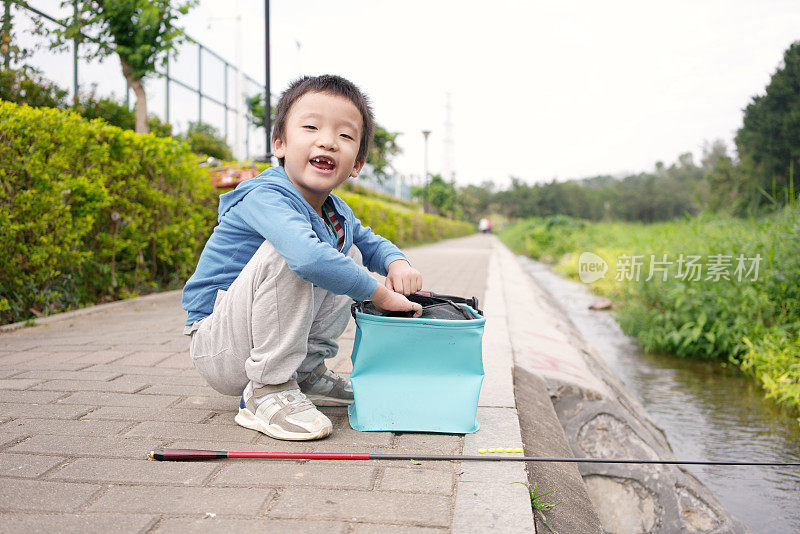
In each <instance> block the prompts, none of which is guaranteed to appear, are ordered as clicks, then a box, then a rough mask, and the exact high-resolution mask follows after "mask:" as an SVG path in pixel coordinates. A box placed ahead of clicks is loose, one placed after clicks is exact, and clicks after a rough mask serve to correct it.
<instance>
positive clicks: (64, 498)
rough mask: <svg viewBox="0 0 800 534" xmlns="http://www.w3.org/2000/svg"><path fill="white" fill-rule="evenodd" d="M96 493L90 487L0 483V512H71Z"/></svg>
mask: <svg viewBox="0 0 800 534" xmlns="http://www.w3.org/2000/svg"><path fill="white" fill-rule="evenodd" d="M99 489H100V486H96V485H92V484H72V483H68V482H51V481H45V480H22V479H14V478H2V479H0V510H2V511H8V512H18V511H23V510H32V511H37V512H39V511H41V512H45V511H52V512H75V511H77V510H78V509H79V508H80V507H81V505H83V504H84V503H85V502H87V501H88V500H89V498H90V497H91V496H92V495H93V494H95V493H96V492H97V491H98V490H99Z"/></svg>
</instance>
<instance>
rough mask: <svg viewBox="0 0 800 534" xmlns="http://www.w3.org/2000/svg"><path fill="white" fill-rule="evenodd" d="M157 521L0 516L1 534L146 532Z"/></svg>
mask: <svg viewBox="0 0 800 534" xmlns="http://www.w3.org/2000/svg"><path fill="white" fill-rule="evenodd" d="M156 519H157V517H156V516H150V515H134V514H85V513H82V514H80V515H75V514H40V513H37V514H14V513H0V531H3V532H24V533H25V534H53V533H54V532H58V533H63V534H73V533H74V534H83V533H86V532H103V533H106V532H108V533H114V532H143V531H145V529H146V528H148V527H149V525H151V524H153V523H155V522H156Z"/></svg>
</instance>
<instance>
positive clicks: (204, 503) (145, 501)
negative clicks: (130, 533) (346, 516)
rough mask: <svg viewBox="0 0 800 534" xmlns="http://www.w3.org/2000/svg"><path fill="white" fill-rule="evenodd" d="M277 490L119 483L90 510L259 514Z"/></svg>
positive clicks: (218, 514) (90, 507)
mask: <svg viewBox="0 0 800 534" xmlns="http://www.w3.org/2000/svg"><path fill="white" fill-rule="evenodd" d="M0 491H2V490H0ZM274 493H275V492H274V491H273V490H257V489H252V488H194V487H169V488H165V487H164V486H153V487H148V486H115V487H112V488H111V489H109V490H108V492H107V493H105V494H104V495H102V496H101V497H100V499H98V500H97V501H96V502H95V503H93V504H92V505H91V506H89V511H90V512H133V513H155V514H198V513H199V514H206V513H211V514H216V515H217V517H219V516H225V515H237V516H243V515H244V516H255V515H256V514H258V513H259V512H260V510H261V508H262V506H263V505H264V503H265V502H266V501H267V499H270V498H272V496H273V495H274ZM307 512H308V510H306V513H307Z"/></svg>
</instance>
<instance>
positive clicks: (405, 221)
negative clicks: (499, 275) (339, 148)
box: [336, 191, 475, 247]
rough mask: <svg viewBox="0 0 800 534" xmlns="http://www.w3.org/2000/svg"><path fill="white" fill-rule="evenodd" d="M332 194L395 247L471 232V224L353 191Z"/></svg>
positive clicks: (472, 227) (472, 228) (473, 228)
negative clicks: (428, 213)
mask: <svg viewBox="0 0 800 534" xmlns="http://www.w3.org/2000/svg"><path fill="white" fill-rule="evenodd" d="M336 194H337V195H338V196H340V197H341V198H342V200H344V201H345V202H347V204H348V205H349V206H350V207H351V208H352V210H353V213H355V215H356V217H358V218H359V219H361V222H363V223H364V224H367V225H369V226H371V227H372V231H373V232H375V233H376V234H380V235H381V236H383V237H385V238H386V239H388V240H389V241H391V242H393V243H394V244H396V245H397V246H398V247H407V246H411V245H419V244H421V243H428V242H431V241H438V240H439V239H447V238H451V237H460V236H464V235H468V234H471V233H473V232H475V226H474V225H473V224H471V223H467V222H463V221H454V220H452V219H445V218H443V217H438V216H436V215H427V214H424V213H419V212H417V211H414V210H410V209H406V208H403V207H401V206H399V205H396V204H389V203H388V202H383V201H381V200H374V199H372V198H369V197H366V196H363V195H358V194H355V193H348V192H345V191H336Z"/></svg>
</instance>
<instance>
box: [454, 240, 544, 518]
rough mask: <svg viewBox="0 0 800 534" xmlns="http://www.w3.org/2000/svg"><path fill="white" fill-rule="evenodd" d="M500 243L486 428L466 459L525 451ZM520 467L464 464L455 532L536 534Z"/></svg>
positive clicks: (492, 272)
mask: <svg viewBox="0 0 800 534" xmlns="http://www.w3.org/2000/svg"><path fill="white" fill-rule="evenodd" d="M502 246H503V245H501V244H500V242H499V241H497V240H495V243H494V244H493V246H492V254H491V257H490V260H489V275H488V279H487V284H486V299H485V302H484V303H483V311H484V316H485V317H486V319H487V320H486V329H485V331H484V336H483V363H484V372H485V378H484V381H483V387H482V388H481V396H480V400H479V402H478V420H479V421H480V422H481V428H480V430H478V431H477V432H475V433H474V434H467V435H466V436H465V438H464V451H463V452H464V454H479V453H478V450H479V449H494V448H497V447H503V448H522V446H523V444H522V435H521V433H520V427H519V417H518V414H517V407H516V402H515V400H514V384H513V374H512V371H513V367H514V359H513V355H512V352H511V340H510V339H509V333H508V329H507V327H506V316H507V309H506V301H505V297H504V290H503V278H502V272H501V269H500V261H499V256H498V251H499V250H501V249H500V248H499V247H502ZM526 480H527V474H526V473H525V466H524V464H522V463H521V462H508V463H488V462H463V463H462V472H461V474H460V476H459V477H458V479H457V482H456V486H457V488H456V502H455V512H454V517H453V532H456V533H459V534H462V533H482V532H489V531H498V532H503V533H509V534H511V533H517V532H518V533H530V532H534V531H535V527H534V520H533V512H532V509H531V502H530V497H529V495H528V491H527V489H526V488H525V487H524V486H523V485H522V484H518V482H525V481H526Z"/></svg>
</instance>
